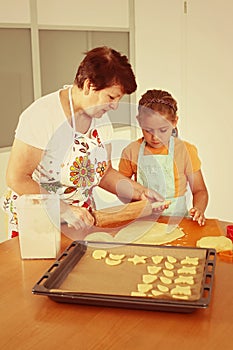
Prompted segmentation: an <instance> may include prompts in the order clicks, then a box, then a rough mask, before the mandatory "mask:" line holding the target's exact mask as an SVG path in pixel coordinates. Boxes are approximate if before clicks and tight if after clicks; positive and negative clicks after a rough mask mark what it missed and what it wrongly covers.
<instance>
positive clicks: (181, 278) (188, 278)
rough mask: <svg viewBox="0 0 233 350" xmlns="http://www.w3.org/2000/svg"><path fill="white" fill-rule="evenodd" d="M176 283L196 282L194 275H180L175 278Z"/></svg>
mask: <svg viewBox="0 0 233 350" xmlns="http://www.w3.org/2000/svg"><path fill="white" fill-rule="evenodd" d="M174 282H175V283H177V284H178V283H187V284H194V279H193V276H179V277H177V278H176V279H175V281H174Z"/></svg>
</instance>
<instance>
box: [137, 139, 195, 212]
mask: <svg viewBox="0 0 233 350" xmlns="http://www.w3.org/2000/svg"><path fill="white" fill-rule="evenodd" d="M145 146H146V142H145V140H144V141H143V142H142V144H141V146H140V149H139V154H138V170H137V181H138V182H139V183H140V184H142V185H143V186H145V187H148V188H151V189H153V190H155V191H157V192H158V193H159V194H161V195H162V196H163V197H164V198H165V199H166V200H170V201H171V204H170V206H169V208H168V209H165V210H164V211H163V215H166V216H182V217H184V216H186V215H187V212H188V211H187V204H186V197H185V196H180V197H175V179H174V137H173V136H171V138H170V141H169V148H168V154H167V155H162V154H153V155H152V154H151V155H144V150H145Z"/></svg>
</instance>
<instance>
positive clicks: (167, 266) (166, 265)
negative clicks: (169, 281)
mask: <svg viewBox="0 0 233 350" xmlns="http://www.w3.org/2000/svg"><path fill="white" fill-rule="evenodd" d="M165 267H166V269H167V270H173V269H174V265H173V264H171V263H169V262H168V261H165Z"/></svg>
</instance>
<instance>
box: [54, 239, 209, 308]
mask: <svg viewBox="0 0 233 350" xmlns="http://www.w3.org/2000/svg"><path fill="white" fill-rule="evenodd" d="M97 250H102V251H105V252H106V255H105V257H103V258H100V259H98V260H97V259H95V258H93V253H94V252H96V251H97ZM112 256H113V257H116V256H121V259H120V263H118V264H117V265H109V264H107V263H106V259H110V260H114V259H115V258H114V259H111V257H112ZM135 257H139V258H140V257H141V259H138V258H136V259H135ZM156 257H160V259H161V258H162V259H161V261H160V262H158V259H156ZM205 259H206V250H205V249H196V248H193V249H190V248H186V249H185V248H183V249H180V248H179V247H150V246H145V245H144V246H143V245H133V246H132V245H116V246H111V244H109V245H108V246H106V245H103V244H101V243H96V244H95V243H93V244H92V243H89V244H88V246H87V250H86V252H85V254H84V255H83V257H82V258H81V259H80V261H79V262H78V264H77V265H76V266H74V268H73V269H72V271H71V272H70V273H69V274H68V276H67V278H66V279H65V280H64V282H63V283H62V284H61V285H60V287H59V288H60V289H61V290H63V291H75V292H78V293H95V294H104V295H118V296H120V295H121V296H131V295H138V296H140V293H141V296H144V297H148V298H159V299H170V300H174V299H185V300H190V301H191V300H198V299H199V298H200V293H201V287H202V280H203V272H204V267H205ZM140 260H141V261H140ZM138 261H139V262H138ZM153 267H154V268H155V267H157V269H153ZM156 271H157V272H156ZM145 276H152V277H151V278H150V277H147V278H146V277H145ZM180 277H183V278H180ZM148 278H149V281H151V282H150V283H145V280H146V281H147V279H148ZM153 279H154V281H153V282H152V280H153ZM143 285H145V287H143ZM178 287H180V288H178ZM143 288H144V289H143ZM147 288H149V289H148V290H147V291H146V292H145V290H146V289H147ZM140 290H143V292H140ZM134 293H135V294H134Z"/></svg>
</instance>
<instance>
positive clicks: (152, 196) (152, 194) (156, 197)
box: [141, 188, 169, 214]
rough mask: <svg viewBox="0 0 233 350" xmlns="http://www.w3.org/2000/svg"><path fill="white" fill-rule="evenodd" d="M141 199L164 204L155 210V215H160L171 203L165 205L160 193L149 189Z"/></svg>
mask: <svg viewBox="0 0 233 350" xmlns="http://www.w3.org/2000/svg"><path fill="white" fill-rule="evenodd" d="M141 199H142V200H144V199H147V200H149V201H150V202H155V201H156V202H163V204H161V206H159V207H157V208H154V209H153V213H154V214H160V213H162V212H163V211H164V210H165V209H167V208H168V207H169V203H167V204H164V198H163V197H162V196H161V195H160V194H159V193H158V192H156V191H154V190H151V189H149V188H147V189H145V191H144V192H143V193H142V195H141Z"/></svg>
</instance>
